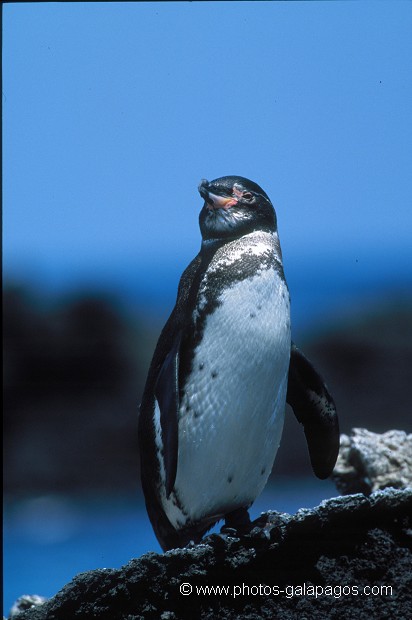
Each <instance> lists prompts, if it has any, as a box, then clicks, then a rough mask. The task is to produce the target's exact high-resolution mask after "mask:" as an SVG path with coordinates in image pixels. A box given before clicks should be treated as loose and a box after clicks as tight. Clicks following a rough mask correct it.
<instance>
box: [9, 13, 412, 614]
mask: <svg viewBox="0 0 412 620" xmlns="http://www.w3.org/2000/svg"><path fill="white" fill-rule="evenodd" d="M411 27H412V6H411V5H410V4H408V3H390V2H380V3H369V2H363V3H360V4H359V3H340V2H330V3H316V2H310V3H309V2H308V3H276V2H260V3H253V2H214V3H200V2H199V3H196V2H191V3H186V2H176V3H175V2H168V3H150V2H149V3H107V4H106V3H98V2H97V3H81V2H79V3H66V2H63V3H32V4H30V3H27V4H17V3H16V4H6V5H4V7H3V90H2V104H3V205H4V209H3V281H4V287H3V316H4V358H3V360H4V365H3V367H4V371H3V372H4V429H3V430H4V435H3V437H4V493H5V495H4V508H5V510H4V609H5V613H6V614H7V613H8V610H9V608H10V606H11V604H12V602H13V601H14V600H15V599H16V598H17V597H18V596H19V595H21V594H24V593H30V594H33V593H36V594H40V595H45V596H51V595H53V594H55V593H56V592H57V590H58V589H60V588H61V587H62V586H63V585H64V584H65V583H66V582H67V581H68V580H69V579H70V578H71V577H72V576H74V574H76V573H78V572H82V571H84V570H89V569H92V568H102V567H115V566H120V565H121V564H124V563H126V562H127V561H128V560H129V559H130V558H132V557H137V556H138V555H140V554H141V553H144V552H146V551H150V550H155V551H159V550H160V548H159V546H158V544H157V542H156V540H155V538H154V535H153V534H152V531H151V528H150V524H149V521H148V518H147V516H146V512H145V508H144V504H143V500H142V495H141V491H140V480H139V459H138V452H137V415H138V406H139V402H140V398H141V394H142V389H143V386H144V382H145V378H146V373H147V369H148V365H149V363H150V359H151V355H152V353H153V349H154V346H155V344H156V340H157V338H158V336H159V333H160V330H161V327H162V325H163V323H164V321H165V320H166V318H167V316H168V315H169V313H170V311H171V309H172V307H173V304H174V300H175V296H176V290H177V284H178V280H179V277H180V274H181V273H182V271H183V269H184V268H185V266H186V265H187V264H188V262H189V261H190V260H191V259H192V258H193V256H194V255H195V254H196V253H197V251H198V249H199V246H200V233H199V229H198V220H197V218H198V212H199V210H200V208H201V206H202V201H201V199H200V196H199V195H198V193H197V184H198V182H199V180H200V179H201V178H203V177H205V178H208V179H209V180H210V179H213V178H216V177H219V176H223V175H228V174H239V175H243V176H246V177H249V178H251V179H253V180H254V181H256V182H257V183H259V184H260V185H261V186H262V187H263V189H264V190H265V191H266V192H267V193H268V194H269V196H270V197H271V199H272V202H273V203H274V205H275V207H276V210H277V215H278V223H279V233H280V239H281V243H282V249H283V256H284V265H285V272H286V276H287V279H288V284H289V288H290V292H291V298H292V321H293V338H294V340H295V341H296V342H297V344H298V345H299V346H301V347H302V348H303V349H304V351H305V352H306V354H307V355H308V356H309V357H310V358H311V359H312V361H313V362H314V363H315V365H316V366H317V368H318V369H319V370H320V372H321V373H322V374H323V375H324V377H325V379H326V381H327V383H328V386H329V388H330V390H331V392H332V394H333V395H334V398H335V400H336V404H337V407H338V411H339V415H340V423H341V429H342V431H343V432H349V431H350V429H351V428H352V427H354V426H355V427H367V428H368V429H369V430H372V431H376V432H382V431H385V430H388V429H391V428H398V429H404V430H407V431H411V430H412V429H411V426H412V424H411V405H410V398H409V391H408V390H409V388H410V381H411V379H412V375H411V368H412V269H411V264H412V243H411V232H412V200H411V195H412V192H411V189H412V182H411V169H412V165H411V164H412V162H411V152H412V150H411V147H412V139H411V138H412V136H411V134H412V126H411V121H410V110H411V103H412V75H411V71H410V66H411V60H412V59H411V52H412V41H411V38H410V32H411ZM334 494H336V491H335V489H334V487H333V486H332V484H331V483H330V482H329V481H326V482H320V481H317V480H316V479H315V478H314V476H313V475H312V472H311V469H310V465H309V459H308V455H307V448H306V444H305V440H304V436H303V432H302V430H301V428H300V427H299V425H298V423H297V422H296V420H295V418H294V416H293V414H292V412H291V411H290V410H288V412H287V418H286V425H285V432H284V436H283V440H282V444H281V447H280V450H279V453H278V457H277V460H276V463H275V467H274V471H273V474H272V479H271V484H269V485H268V487H267V488H266V490H265V491H264V493H263V494H262V496H261V497H260V498H259V500H258V501H257V502H256V504H255V505H254V507H253V509H252V517H257V516H258V515H259V513H260V512H261V511H263V510H266V509H275V510H282V511H286V512H294V511H296V510H297V509H298V508H300V507H303V506H307V507H310V506H314V505H316V504H317V503H318V502H319V501H320V500H321V499H323V498H326V497H330V496H332V495H334Z"/></svg>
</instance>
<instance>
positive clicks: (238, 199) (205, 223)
mask: <svg viewBox="0 0 412 620" xmlns="http://www.w3.org/2000/svg"><path fill="white" fill-rule="evenodd" d="M199 193H200V195H201V196H202V198H203V199H204V201H205V203H204V205H203V208H202V210H201V212H200V216H199V224H200V231H201V233H202V237H203V240H205V241H206V240H211V239H226V238H230V237H240V236H242V235H245V234H247V233H250V232H252V231H254V230H267V231H272V232H273V231H276V226H277V224H276V213H275V210H274V208H273V205H272V203H271V202H270V200H269V197H268V195H267V194H266V193H265V192H264V191H263V189H262V188H261V187H259V185H257V184H256V183H254V182H253V181H250V180H249V179H245V177H238V176H229V177H220V178H219V179H215V180H214V181H206V179H202V181H201V182H200V184H199Z"/></svg>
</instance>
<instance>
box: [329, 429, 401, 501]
mask: <svg viewBox="0 0 412 620" xmlns="http://www.w3.org/2000/svg"><path fill="white" fill-rule="evenodd" d="M332 479H333V480H334V482H335V484H336V486H337V488H338V489H339V491H340V492H341V493H342V494H347V493H359V492H360V493H365V494H367V495H368V494H369V493H371V492H372V491H377V490H378V489H385V488H387V487H394V488H396V489H402V488H405V487H408V486H409V487H412V434H410V435H407V434H406V433H405V432H404V431H397V430H391V431H387V432H386V433H383V434H377V433H371V432H370V431H368V430H366V429H364V428H354V429H352V431H351V434H350V436H348V435H341V445H340V452H339V458H338V461H337V463H336V467H335V470H334V472H333V476H332Z"/></svg>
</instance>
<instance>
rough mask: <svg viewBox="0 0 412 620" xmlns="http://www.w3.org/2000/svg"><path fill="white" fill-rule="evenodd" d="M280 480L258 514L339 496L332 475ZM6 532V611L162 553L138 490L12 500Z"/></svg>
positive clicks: (6, 512) (256, 506) (269, 489)
mask: <svg viewBox="0 0 412 620" xmlns="http://www.w3.org/2000/svg"><path fill="white" fill-rule="evenodd" d="M275 482H276V484H275V485H273V486H270V487H269V486H268V487H267V488H266V489H265V490H264V491H263V493H262V495H261V496H260V497H259V498H258V499H257V501H256V502H255V504H254V505H253V506H252V509H251V511H250V513H251V517H252V519H255V518H256V517H258V516H259V515H260V513H261V512H263V511H265V510H268V509H273V510H278V511H281V512H288V513H294V512H296V511H297V510H298V509H299V508H310V507H313V506H316V505H317V504H318V503H319V502H320V501H321V500H322V499H326V498H328V497H333V496H334V495H336V490H335V487H334V486H333V484H332V483H331V482H329V481H318V480H316V479H315V478H310V479H298V480H296V479H287V478H279V477H278V478H277V479H276V481H275ZM219 527H220V525H219V526H217V528H216V529H219ZM3 532H4V533H3V536H4V546H3V551H4V559H3V563H4V564H3V579H4V614H5V615H6V616H7V615H8V613H9V611H10V608H11V606H12V604H13V603H14V601H15V600H16V599H17V598H18V597H19V596H21V595H22V594H39V595H41V596H46V597H50V596H53V595H54V594H56V592H58V591H59V590H60V589H61V588H62V587H63V586H64V585H65V584H66V583H67V582H69V581H70V579H71V578H72V577H74V576H75V575H76V574H78V573H81V572H84V571H88V570H92V569H95V568H118V567H120V566H122V565H123V564H126V563H127V562H128V561H129V560H130V559H132V558H135V557H139V556H140V555H142V554H143V553H146V552H148V551H157V552H161V549H160V547H159V545H158V543H157V541H156V538H155V536H154V534H153V531H152V529H151V526H150V523H149V520H148V517H147V515H146V511H145V508H144V504H143V501H142V498H141V497H139V496H137V495H136V496H133V497H130V496H125V497H94V498H93V497H92V498H91V497H88V498H78V497H77V498H73V497H65V496H43V497H31V498H25V499H20V500H6V501H5V506H4V528H3Z"/></svg>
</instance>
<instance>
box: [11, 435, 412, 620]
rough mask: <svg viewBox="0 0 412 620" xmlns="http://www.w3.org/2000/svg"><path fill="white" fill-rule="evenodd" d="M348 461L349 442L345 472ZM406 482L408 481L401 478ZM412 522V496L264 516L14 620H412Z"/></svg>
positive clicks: (352, 499)
mask: <svg viewBox="0 0 412 620" xmlns="http://www.w3.org/2000/svg"><path fill="white" fill-rule="evenodd" d="M356 432H357V433H359V432H361V431H359V429H357V430H356ZM365 432H366V433H367V432H368V431H365ZM354 433H355V431H354V432H353V433H352V436H353V435H354ZM372 435H373V434H372ZM376 437H377V438H381V436H378V435H377V436H376ZM369 439H370V437H369ZM379 442H380V444H382V442H381V441H380V439H379V440H378V439H377V443H376V447H377V449H378V446H379V445H380V444H379ZM368 446H369V447H370V443H369V444H368ZM368 449H369V448H368ZM345 450H346V452H345ZM348 453H349V452H348V445H347V442H346V443H345V441H344V442H343V450H342V453H341V457H342V460H341V462H340V466H343V463H344V460H345V458H346V457H345V454H346V456H347V455H348ZM388 454H389V453H388ZM389 457H390V454H389ZM373 458H376V455H374V456H373ZM355 462H356V463H357V462H360V461H359V459H358V460H356V459H355ZM348 467H349V464H348ZM351 467H352V470H353V471H352V470H351V472H350V479H351V480H352V481H353V480H354V479H355V478H356V476H355V474H354V471H355V472H356V471H357V470H356V467H355V466H354V465H353V464H352V465H351ZM364 467H365V465H362V467H361V468H360V469H361V471H360V475H362V476H363V477H365V475H364ZM370 473H371V472H369V474H370ZM402 476H403V478H402V479H403V480H408V479H409V478H408V473H407V472H406V471H405V469H404V470H403V473H402ZM405 476H406V478H405ZM368 480H369V481H370V482H372V479H371V476H369V477H368ZM398 486H399V485H398ZM411 521H412V489H411V488H409V487H406V488H397V489H394V488H385V489H379V490H377V491H374V492H372V493H370V494H369V495H365V494H363V493H357V494H352V495H345V496H342V497H337V498H333V499H329V500H326V501H324V502H322V503H321V504H320V505H319V506H318V507H316V508H314V509H310V510H309V509H302V510H299V511H298V512H297V513H296V514H295V515H289V514H285V513H279V512H268V513H265V514H263V515H262V516H261V517H260V518H259V519H257V520H256V521H255V522H254V528H253V529H252V531H251V532H250V534H248V535H247V536H242V537H241V538H238V537H236V533H235V532H233V535H231V532H228V533H225V534H212V535H210V536H207V537H206V538H205V539H204V541H203V543H202V544H200V545H196V546H193V547H188V548H185V549H179V550H173V551H169V552H168V553H165V554H157V553H148V554H145V555H144V556H142V557H141V558H139V559H134V560H131V561H130V562H129V563H128V564H126V565H125V566H123V567H122V568H120V569H98V570H94V571H90V572H87V573H82V574H80V575H77V576H76V577H75V578H74V579H73V580H72V581H71V582H70V583H69V584H67V585H66V586H65V587H64V588H63V589H62V590H61V591H60V592H58V593H57V594H56V595H55V596H54V597H53V598H51V599H49V600H47V601H44V602H42V601H41V599H39V600H38V601H37V603H40V604H36V601H34V600H30V599H29V598H26V599H21V600H20V603H19V604H20V609H22V606H23V605H24V604H26V605H32V606H31V608H30V609H28V610H26V611H21V612H19V611H18V607H16V608H15V611H14V614H13V617H16V618H18V620H26V619H27V620H46V619H47V620H55V619H56V620H60V619H61V620H66V619H74V618H99V619H106V618H107V619H109V618H110V620H116V619H119V620H120V619H122V620H137V619H144V618H159V619H161V620H175V619H180V618H182V619H186V618H187V619H193V618H204V619H210V620H211V619H212V618H213V619H215V618H231V619H232V618H233V619H235V618H244V619H250V620H252V619H258V618H270V619H273V618H282V620H284V619H286V620H287V619H289V618H293V619H296V618H299V619H300V620H309V619H312V618H315V619H320V620H322V619H325V620H326V619H328V620H329V619H334V618H336V619H338V618H339V619H341V618H355V617H356V618H357V620H363V619H365V620H366V619H368V620H369V619H370V618H380V619H384V618H387V619H391V620H397V619H399V620H401V619H402V620H404V619H405V618H409V617H412V594H411V593H412V571H411V566H412V523H411Z"/></svg>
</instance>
